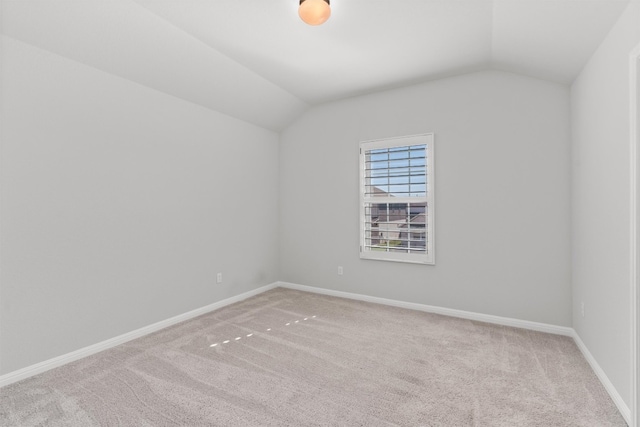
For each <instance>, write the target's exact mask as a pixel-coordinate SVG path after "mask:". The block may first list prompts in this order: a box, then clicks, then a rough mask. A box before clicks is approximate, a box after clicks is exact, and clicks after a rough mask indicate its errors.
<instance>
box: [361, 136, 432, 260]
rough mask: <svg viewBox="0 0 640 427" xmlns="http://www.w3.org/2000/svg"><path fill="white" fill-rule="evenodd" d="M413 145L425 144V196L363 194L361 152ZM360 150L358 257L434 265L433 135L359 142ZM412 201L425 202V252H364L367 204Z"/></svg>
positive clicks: (363, 181)
mask: <svg viewBox="0 0 640 427" xmlns="http://www.w3.org/2000/svg"><path fill="white" fill-rule="evenodd" d="M413 145H426V147H427V148H426V157H427V161H426V171H425V179H426V197H425V198H422V197H421V198H416V197H394V198H393V199H392V200H391V198H386V197H367V196H366V195H365V187H366V184H367V179H366V170H365V168H366V166H365V162H366V159H365V152H366V151H369V150H375V149H381V148H394V147H404V146H413ZM359 149H360V172H359V175H360V185H359V191H360V258H361V259H370V260H381V261H395V262H408V263H415V264H430V265H434V264H435V252H434V249H435V234H434V229H435V204H434V200H435V194H434V187H435V185H434V184H435V182H434V178H435V169H434V135H433V133H425V134H420V135H410V136H401V137H394V138H385V139H377V140H370V141H361V142H360V145H359ZM416 200H418V201H420V202H425V201H426V203H427V212H426V220H427V226H426V232H427V242H426V252H425V253H424V254H420V253H398V252H385V251H372V250H366V246H365V238H366V233H365V224H366V218H365V216H366V212H365V205H366V204H367V203H385V202H387V203H415V202H416Z"/></svg>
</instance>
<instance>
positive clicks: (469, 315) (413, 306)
mask: <svg viewBox="0 0 640 427" xmlns="http://www.w3.org/2000/svg"><path fill="white" fill-rule="evenodd" d="M278 286H279V287H281V288H288V289H297V290H299V291H306V292H313V293H316V294H323V295H329V296H334V297H341V298H348V299H354V300H359V301H366V302H373V303H376V304H384V305H390V306H393V307H400V308H408V309H410V310H417V311H424V312H427V313H435V314H442V315H444V316H451V317H459V318H461V319H469V320H476V321H478V322H485V323H493V324H496V325H503V326H512V327H514V328H521V329H529V330H532V331H539V332H547V333H550V334H555V335H565V336H568V337H572V336H573V335H574V333H575V332H574V330H573V328H569V327H566V326H556V325H549V324H547V323H538V322H531V321H528V320H520V319H512V318H510V317H501V316H493V315H491V314H482V313H474V312H471V311H464V310H455V309H452V308H444V307H437V306H433V305H425V304H418V303H413V302H406V301H398V300H392V299H387V298H378V297H372V296H369V295H362V294H353V293H350V292H342V291H334V290H331V289H324V288H316V287H313V286H305V285H298V284H296V283H287V282H278Z"/></svg>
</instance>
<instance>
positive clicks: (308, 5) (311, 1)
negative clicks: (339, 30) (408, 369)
mask: <svg viewBox="0 0 640 427" xmlns="http://www.w3.org/2000/svg"><path fill="white" fill-rule="evenodd" d="M330 5H331V3H330V0H300V7H299V8H298V15H300V18H301V19H302V20H303V21H304V22H306V23H307V24H309V25H320V24H323V23H324V22H326V20H327V19H329V17H330V16H331V6H330Z"/></svg>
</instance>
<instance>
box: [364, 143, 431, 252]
mask: <svg viewBox="0 0 640 427" xmlns="http://www.w3.org/2000/svg"><path fill="white" fill-rule="evenodd" d="M360 166H361V240H362V241H361V250H360V253H361V257H362V258H369V259H382V260H389V261H407V262H422V263H433V174H432V169H433V135H431V134H428V135H417V136H411V137H402V138H393V139H387V140H377V141H365V142H362V143H361V144H360Z"/></svg>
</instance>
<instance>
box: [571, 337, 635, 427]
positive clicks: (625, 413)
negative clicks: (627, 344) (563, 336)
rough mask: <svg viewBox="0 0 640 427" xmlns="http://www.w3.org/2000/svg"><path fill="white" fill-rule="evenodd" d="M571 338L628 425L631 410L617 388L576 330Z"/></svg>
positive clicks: (629, 423)
mask: <svg viewBox="0 0 640 427" xmlns="http://www.w3.org/2000/svg"><path fill="white" fill-rule="evenodd" d="M573 340H574V341H575V342H576V345H577V346H578V348H579V349H580V351H581V352H582V355H583V356H584V358H585V359H587V362H589V365H591V369H593V372H595V374H596V376H597V377H598V379H599V380H600V382H601V383H602V385H603V386H604V388H605V390H607V393H609V396H611V400H613V403H615V404H616V406H617V407H618V410H619V411H620V414H621V415H622V417H623V418H624V420H625V421H626V422H627V424H628V425H631V410H630V409H629V407H628V406H627V404H626V403H624V400H622V397H621V396H620V393H618V390H616V388H615V387H614V385H613V383H611V381H610V380H609V377H607V374H605V373H604V371H603V370H602V368H601V367H600V365H598V362H596V359H595V358H594V357H593V355H592V354H591V352H590V351H589V349H588V348H587V346H586V345H585V344H584V343H583V342H582V339H581V338H580V335H578V333H577V332H576V331H573Z"/></svg>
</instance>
